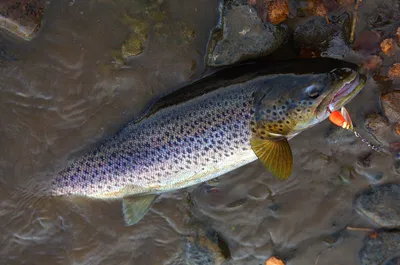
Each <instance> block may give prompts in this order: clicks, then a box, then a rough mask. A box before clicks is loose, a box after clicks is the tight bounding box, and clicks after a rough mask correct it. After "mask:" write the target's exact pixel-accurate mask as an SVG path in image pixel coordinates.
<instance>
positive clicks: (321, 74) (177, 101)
mask: <svg viewBox="0 0 400 265" xmlns="http://www.w3.org/2000/svg"><path fill="white" fill-rule="evenodd" d="M365 81H366V76H365V75H364V74H362V73H361V72H360V71H359V67H358V66H357V65H356V64H353V63H350V62H345V61H341V60H337V59H330V58H318V59H293V60H286V61H274V62H272V63H271V62H251V63H245V64H242V65H236V66H231V67H227V68H225V69H222V70H219V71H216V72H214V73H212V74H210V75H207V76H205V77H203V78H201V79H199V80H197V81H194V82H193V83H191V84H188V85H186V86H184V87H183V88H181V89H178V90H176V91H174V92H172V93H170V94H168V95H166V96H164V97H162V98H160V99H159V100H157V101H156V102H154V103H153V104H152V105H151V107H150V108H149V110H148V111H147V113H146V114H145V115H143V117H141V118H139V119H137V120H134V121H131V122H129V123H127V124H126V125H125V126H123V127H122V128H121V129H120V130H119V131H118V132H117V133H116V134H115V135H114V136H112V137H110V138H108V139H106V140H104V141H102V142H101V143H99V144H98V145H97V146H96V147H95V148H93V149H91V150H89V151H88V152H87V153H85V154H83V155H82V156H79V157H78V158H76V159H75V160H74V161H73V162H72V163H69V164H68V165H67V166H66V167H65V168H63V169H62V170H61V171H60V172H58V173H57V175H56V176H55V177H54V179H53V181H52V183H51V187H50V191H51V195H52V196H72V197H86V198H92V199H103V200H111V199H122V213H123V218H124V221H125V225H127V226H130V225H134V224H136V223H137V222H139V221H140V220H141V219H142V218H143V217H144V215H145V214H146V213H147V212H148V211H149V209H150V207H151V206H152V204H153V203H154V201H155V200H156V199H157V197H158V196H159V195H160V194H162V193H165V192H169V191H174V190H178V189H182V188H186V187H189V186H192V185H195V184H199V183H202V182H205V181H208V180H210V179H213V178H216V177H218V176H221V175H223V174H225V173H227V172H230V171H232V170H234V169H236V168H239V167H241V166H244V165H246V164H248V163H250V162H253V161H255V160H257V159H259V161H260V162H261V163H262V164H264V165H265V167H266V168H267V169H268V170H269V171H270V172H271V173H272V174H273V175H275V176H276V177H277V178H278V179H281V180H285V179H287V178H288V177H289V176H290V175H291V172H292V165H293V157H292V156H293V155H292V151H291V148H290V145H289V142H288V141H289V140H290V139H291V138H293V137H295V136H296V135H298V134H299V133H301V132H303V131H305V130H307V129H309V128H311V127H313V126H315V125H316V124H318V123H320V122H322V121H324V120H325V119H326V118H327V117H328V116H329V114H330V112H331V111H332V110H336V109H338V108H340V107H341V106H343V105H345V104H347V103H348V102H349V101H350V100H351V99H352V98H354V97H355V96H356V95H357V94H358V92H359V91H360V90H361V89H362V87H363V86H364V84H365Z"/></svg>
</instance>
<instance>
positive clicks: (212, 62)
mask: <svg viewBox="0 0 400 265" xmlns="http://www.w3.org/2000/svg"><path fill="white" fill-rule="evenodd" d="M225 9H226V11H225V12H224V14H223V19H222V21H223V22H224V25H223V27H222V29H223V32H222V34H221V31H218V30H217V31H215V32H214V34H213V36H212V38H211V40H210V44H209V46H210V50H209V53H208V56H207V64H208V65H209V66H212V67H216V66H224V65H230V64H234V63H237V62H240V61H243V60H246V59H250V58H256V57H259V56H264V55H268V54H270V53H272V52H273V51H275V50H276V49H277V48H279V47H280V45H281V44H282V43H283V42H284V41H285V40H286V37H287V34H288V27H287V26H286V25H284V24H280V25H273V24H271V23H265V24H264V22H263V21H262V20H261V19H260V18H259V17H258V15H257V11H256V10H255V9H254V8H253V7H251V6H248V5H239V6H232V8H225ZM249 43H250V45H249Z"/></svg>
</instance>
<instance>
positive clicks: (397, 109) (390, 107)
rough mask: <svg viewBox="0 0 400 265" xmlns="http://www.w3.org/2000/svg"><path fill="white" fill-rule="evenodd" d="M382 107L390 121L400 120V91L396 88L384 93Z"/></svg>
mask: <svg viewBox="0 0 400 265" xmlns="http://www.w3.org/2000/svg"><path fill="white" fill-rule="evenodd" d="M381 105H382V109H383V111H384V113H385V115H386V117H387V118H388V119H389V121H390V122H397V121H399V120H400V91H399V90H395V91H391V92H387V93H384V94H382V96H381Z"/></svg>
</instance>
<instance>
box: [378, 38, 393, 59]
mask: <svg viewBox="0 0 400 265" xmlns="http://www.w3.org/2000/svg"><path fill="white" fill-rule="evenodd" d="M381 50H382V52H383V53H384V54H386V55H388V56H392V55H394V54H395V52H396V44H395V43H394V40H393V39H385V40H383V41H382V42H381Z"/></svg>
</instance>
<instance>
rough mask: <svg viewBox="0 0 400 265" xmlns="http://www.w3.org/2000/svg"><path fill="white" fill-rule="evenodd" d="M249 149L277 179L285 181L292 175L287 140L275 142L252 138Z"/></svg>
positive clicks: (291, 162) (290, 155)
mask: <svg viewBox="0 0 400 265" xmlns="http://www.w3.org/2000/svg"><path fill="white" fill-rule="evenodd" d="M250 144H251V148H252V149H253V151H254V153H255V154H256V156H257V157H258V159H260V161H261V162H262V163H263V164H264V165H265V166H266V167H267V168H268V170H269V171H271V173H272V174H274V175H275V176H276V177H277V178H278V179H280V180H285V179H287V178H288V177H289V176H290V174H291V173H292V167H293V155H292V150H291V149H290V145H289V142H288V140H287V139H285V138H284V139H281V140H277V141H273V140H262V139H259V138H256V137H253V138H252V139H251V140H250Z"/></svg>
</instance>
